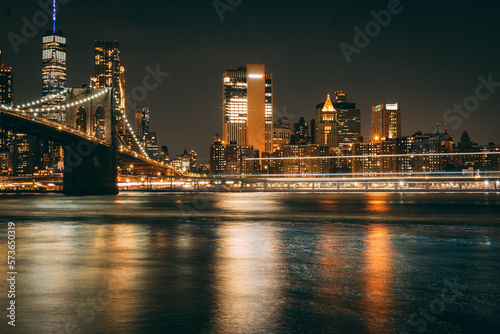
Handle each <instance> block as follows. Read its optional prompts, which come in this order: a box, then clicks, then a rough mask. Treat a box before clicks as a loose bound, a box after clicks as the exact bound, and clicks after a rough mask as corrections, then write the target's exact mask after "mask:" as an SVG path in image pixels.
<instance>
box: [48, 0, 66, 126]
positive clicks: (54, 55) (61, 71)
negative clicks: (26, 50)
mask: <svg viewBox="0 0 500 334" xmlns="http://www.w3.org/2000/svg"><path fill="white" fill-rule="evenodd" d="M52 19H53V21H52V30H49V31H47V32H46V33H45V35H43V37H42V97H48V96H51V98H50V99H48V100H47V101H45V102H44V104H43V106H44V107H46V108H50V107H55V106H59V105H62V104H64V102H65V101H66V95H65V94H61V93H62V92H63V91H64V90H65V89H66V37H65V36H64V34H63V33H62V31H59V30H57V28H56V7H55V2H54V6H53V15H52ZM44 116H45V117H46V118H48V119H50V120H54V121H57V122H61V123H63V122H64V121H65V115H64V112H62V111H61V110H57V109H56V110H55V111H49V112H46V113H45V115H44Z"/></svg>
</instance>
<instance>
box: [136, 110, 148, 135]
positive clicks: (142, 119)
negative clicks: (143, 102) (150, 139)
mask: <svg viewBox="0 0 500 334" xmlns="http://www.w3.org/2000/svg"><path fill="white" fill-rule="evenodd" d="M135 133H136V135H137V138H138V139H139V140H140V141H141V142H144V140H145V139H146V135H147V134H148V133H149V107H144V108H139V107H138V106H137V105H136V106H135Z"/></svg>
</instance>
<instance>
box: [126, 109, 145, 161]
mask: <svg viewBox="0 0 500 334" xmlns="http://www.w3.org/2000/svg"><path fill="white" fill-rule="evenodd" d="M120 111H121V113H122V116H123V119H124V120H125V123H126V124H127V128H128V130H129V131H130V133H131V134H132V138H134V140H135V142H136V144H137V146H138V147H139V149H140V150H141V152H142V154H144V156H145V157H146V159H149V156H148V154H147V153H146V150H145V149H144V147H143V146H142V144H141V143H140V142H139V139H137V136H136V134H135V132H134V130H132V126H131V125H130V123H129V122H128V119H127V116H125V113H124V112H123V109H120Z"/></svg>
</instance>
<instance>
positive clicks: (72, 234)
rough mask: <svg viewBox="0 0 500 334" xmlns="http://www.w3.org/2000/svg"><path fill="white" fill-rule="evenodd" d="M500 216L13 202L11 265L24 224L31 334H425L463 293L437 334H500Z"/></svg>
mask: <svg viewBox="0 0 500 334" xmlns="http://www.w3.org/2000/svg"><path fill="white" fill-rule="evenodd" d="M200 203H202V205H200ZM499 204H500V197H499V196H496V195H493V196H491V195H490V196H484V195H483V194H477V195H472V194H468V195H459V196H456V195H437V194H427V195H424V194H408V195H403V196H401V194H216V195H210V194H204V195H203V200H200V198H196V196H195V195H188V194H184V195H175V194H145V193H144V194H140V193H130V194H120V195H119V196H109V197H107V196H104V197H82V198H73V197H63V196H58V195H49V196H10V197H8V198H7V199H6V200H4V198H0V212H2V220H1V222H0V233H1V234H0V235H1V237H0V238H1V239H0V242H1V244H0V252H2V253H1V254H6V251H7V248H6V239H5V235H6V233H5V231H6V223H7V222H8V221H14V222H16V223H17V230H16V232H17V236H18V248H17V254H16V255H17V257H18V259H19V263H18V266H19V267H18V271H19V275H18V282H19V283H18V295H17V299H16V300H17V302H18V305H20V306H19V311H18V319H17V321H18V322H17V324H18V326H17V327H16V331H17V332H19V333H65V332H68V333H69V332H75V330H77V329H81V330H82V333H351V332H352V333H357V332H364V333H391V332H398V333H400V332H401V331H402V330H406V331H408V332H410V333H412V332H417V331H416V329H417V328H415V327H412V326H411V325H409V324H408V318H409V317H410V315H411V314H413V313H415V312H418V310H419V307H421V306H426V305H428V304H429V302H430V301H432V300H433V299H434V298H436V297H437V296H438V295H439V292H440V291H441V290H442V289H443V288H444V287H445V286H444V283H443V282H444V280H445V279H446V278H448V279H452V278H455V277H458V279H459V281H460V282H461V283H462V284H464V285H465V286H466V287H467V288H466V290H465V292H464V295H465V297H464V299H463V300H459V301H457V302H456V303H455V304H452V305H447V308H446V313H443V315H441V316H440V318H439V319H438V320H436V321H435V322H432V323H429V328H428V330H427V332H429V333H447V332H448V333H474V332H478V331H476V329H477V328H481V331H480V332H481V333H487V332H488V331H487V330H488V328H490V327H488V326H491V328H495V326H496V325H497V324H500V319H499V317H498V314H499V313H500V306H499V305H498V303H497V302H496V299H495V298H493V296H492V293H495V291H497V292H498V291H500V275H499V274H500V268H499V266H500V265H499V263H500V255H499V254H500V252H499V250H500V249H499V241H500V240H499V230H500V229H499V220H498V214H499V213H500V209H499V207H500V205H499ZM186 208H188V209H186ZM6 269H7V268H6V266H5V263H4V262H2V264H1V265H0V270H2V271H3V272H6V271H7V270H6ZM0 289H2V290H1V291H5V289H6V284H5V283H4V281H2V283H1V284H0ZM0 296H1V297H0V302H1V303H2V304H1V305H6V303H7V300H6V298H5V294H3V293H2V294H1V295H0ZM5 326H6V323H5V322H3V323H1V324H0V332H4V329H6V327H5ZM68 329H72V331H69V330H68Z"/></svg>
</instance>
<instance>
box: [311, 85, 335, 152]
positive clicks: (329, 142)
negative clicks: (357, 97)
mask: <svg viewBox="0 0 500 334" xmlns="http://www.w3.org/2000/svg"><path fill="white" fill-rule="evenodd" d="M314 124H315V127H316V128H315V131H314V135H315V136H316V138H315V139H314V143H315V144H319V145H324V146H328V147H330V149H332V148H335V147H338V122H337V112H336V111H335V108H334V107H333V104H332V101H331V99H330V94H328V96H327V98H326V102H325V103H320V104H318V105H317V106H316V120H315V122H314Z"/></svg>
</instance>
